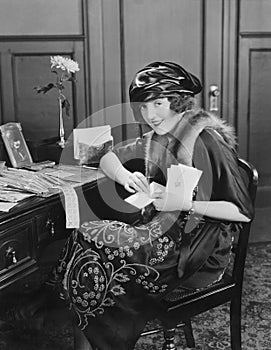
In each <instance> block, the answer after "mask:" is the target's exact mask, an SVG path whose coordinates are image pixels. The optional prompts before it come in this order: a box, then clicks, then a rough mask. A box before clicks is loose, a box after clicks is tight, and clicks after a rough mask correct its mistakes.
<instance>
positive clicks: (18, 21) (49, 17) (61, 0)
mask: <svg viewBox="0 0 271 350" xmlns="http://www.w3.org/2000/svg"><path fill="white" fill-rule="evenodd" d="M0 6H1V10H0V35H8V36H10V35H69V34H70V35H71V34H82V33H83V32H82V31H83V27H82V20H81V19H82V1H81V0H50V1H48V0H27V1H22V0H12V1H10V0H1V5H0Z"/></svg>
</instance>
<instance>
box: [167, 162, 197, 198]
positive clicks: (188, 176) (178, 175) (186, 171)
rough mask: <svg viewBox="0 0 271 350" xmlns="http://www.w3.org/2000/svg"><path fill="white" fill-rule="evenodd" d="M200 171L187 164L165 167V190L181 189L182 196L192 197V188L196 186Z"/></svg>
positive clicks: (174, 190)
mask: <svg viewBox="0 0 271 350" xmlns="http://www.w3.org/2000/svg"><path fill="white" fill-rule="evenodd" d="M201 174H202V171H201V170H199V169H196V168H193V167H190V166H187V165H183V164H178V165H172V166H171V167H170V168H168V169H167V176H168V178H167V185H166V191H167V192H173V193H174V192H176V191H178V192H179V191H181V192H182V193H183V194H184V198H192V194H193V190H194V188H195V187H196V186H197V184H198V181H199V179H200V177H201Z"/></svg>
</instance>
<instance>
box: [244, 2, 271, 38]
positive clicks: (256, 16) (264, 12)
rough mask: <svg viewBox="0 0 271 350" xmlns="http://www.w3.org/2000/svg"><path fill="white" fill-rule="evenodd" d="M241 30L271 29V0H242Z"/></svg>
mask: <svg viewBox="0 0 271 350" xmlns="http://www.w3.org/2000/svg"><path fill="white" fill-rule="evenodd" d="M240 4H241V5H240V31H241V32H254V33H259V32H262V33H265V32H270V31H271V21H270V17H271V1H270V0H241V1H240Z"/></svg>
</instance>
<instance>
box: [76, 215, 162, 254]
mask: <svg viewBox="0 0 271 350" xmlns="http://www.w3.org/2000/svg"><path fill="white" fill-rule="evenodd" d="M161 226H162V225H161V220H160V219H159V218H158V219H154V220H152V221H151V222H150V223H148V224H146V225H140V226H131V225H128V224H125V223H123V222H120V221H110V220H101V221H91V222H86V223H84V224H82V226H81V229H80V230H81V232H82V234H83V236H84V239H85V240H86V241H88V242H91V241H93V242H95V245H96V247H97V248H99V249H100V248H102V247H103V246H106V247H115V248H117V250H118V253H119V254H120V253H121V254H122V255H128V256H131V254H132V253H131V249H130V248H134V249H139V247H140V246H141V245H144V244H152V242H153V241H154V240H156V239H157V238H158V237H160V236H161V235H162V234H163V233H164V232H163V230H162V227H161ZM119 247H123V250H122V251H120V250H119V249H120V248H119ZM115 254H117V252H115ZM122 257H124V256H122Z"/></svg>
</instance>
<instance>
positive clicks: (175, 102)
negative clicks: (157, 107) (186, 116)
mask: <svg viewBox="0 0 271 350" xmlns="http://www.w3.org/2000/svg"><path fill="white" fill-rule="evenodd" d="M168 100H169V102H170V109H171V110H173V111H174V112H176V113H182V112H185V111H188V110H191V109H193V108H194V107H195V105H196V101H195V98H194V96H192V95H188V94H180V95H176V96H170V97H168Z"/></svg>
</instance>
